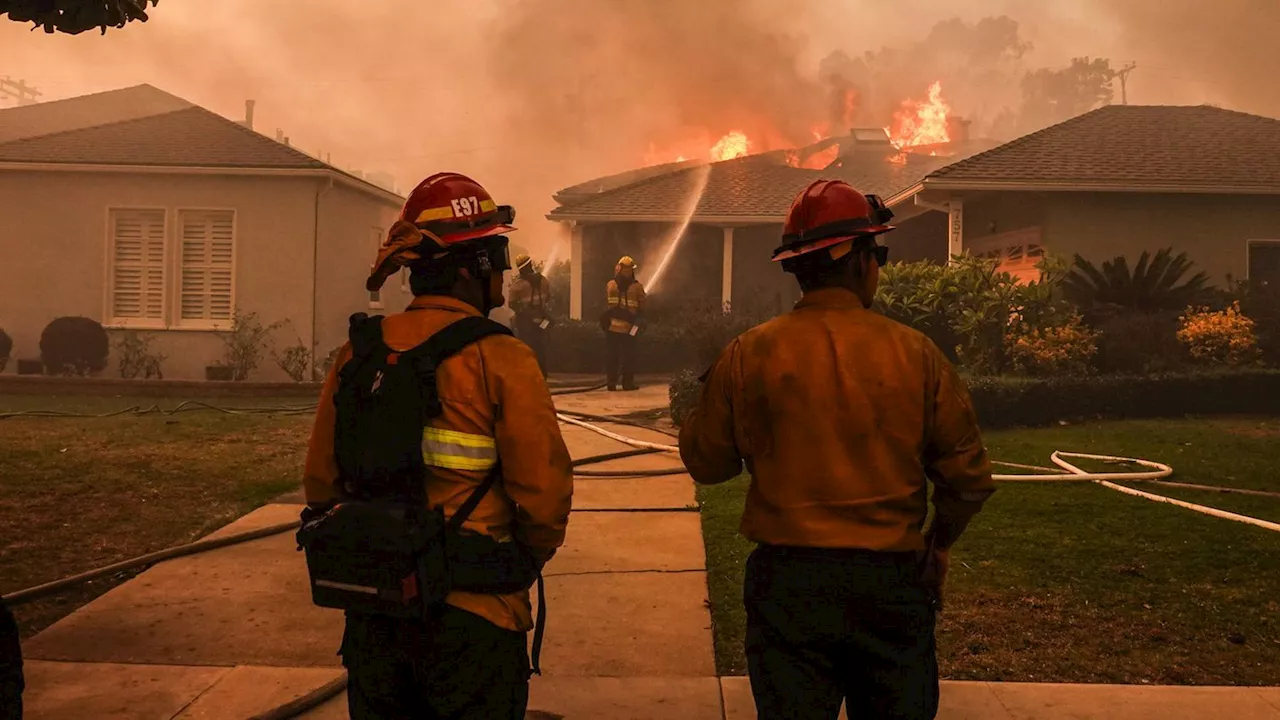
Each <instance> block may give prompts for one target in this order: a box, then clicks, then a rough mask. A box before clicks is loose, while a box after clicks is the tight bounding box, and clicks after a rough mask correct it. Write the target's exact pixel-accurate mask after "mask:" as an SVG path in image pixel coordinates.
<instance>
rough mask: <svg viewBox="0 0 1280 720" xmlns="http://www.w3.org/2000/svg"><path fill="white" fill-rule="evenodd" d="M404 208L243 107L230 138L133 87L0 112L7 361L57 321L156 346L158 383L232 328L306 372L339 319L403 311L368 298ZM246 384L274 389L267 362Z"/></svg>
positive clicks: (394, 288) (205, 118)
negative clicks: (257, 329)
mask: <svg viewBox="0 0 1280 720" xmlns="http://www.w3.org/2000/svg"><path fill="white" fill-rule="evenodd" d="M402 203H403V199H402V198H401V197H399V196H398V195H396V194H395V193H393V192H390V191H388V190H386V189H384V188H381V187H379V186H377V185H375V184H373V183H371V182H368V181H366V180H363V179H361V178H358V177H356V176H354V175H351V174H349V173H347V172H344V171H342V170H339V169H337V168H335V167H333V166H331V165H328V164H326V163H324V162H321V161H320V160H318V159H316V158H314V157H312V156H310V155H308V154H306V153H303V152H300V151H298V150H297V149H295V148H293V147H290V146H289V145H288V144H287V142H278V141H276V140H274V139H272V138H268V137H266V136H264V135H261V134H259V133H257V132H255V131H254V130H253V129H252V103H250V104H249V105H248V112H247V116H246V118H245V119H244V120H243V121H233V120H229V119H227V118H224V117H222V116H220V115H217V114H216V113H213V112H210V111H209V110H206V109H204V108H201V107H198V106H196V105H193V104H191V103H189V102H187V101H185V100H182V99H181V98H178V97H175V96H173V95H170V94H168V93H165V92H162V91H160V90H158V89H156V88H154V87H151V86H149V85H140V86H137V87H130V88H126V89H123V90H116V91H111V92H104V93H99V94H95V95H88V96H84V97H78V98H73V99H69V100H62V101H57V102H46V103H39V104H34V105H27V106H22V107H16V108H12V109H7V110H0V251H3V253H2V255H0V257H2V258H3V259H0V327H3V328H4V329H5V330H6V331H7V332H8V333H9V335H10V336H12V337H13V339H14V351H13V356H14V357H15V358H17V359H35V358H38V357H39V354H40V350H39V341H40V334H41V331H42V330H43V328H44V327H45V326H46V325H47V324H48V323H49V322H50V321H51V320H53V319H54V318H57V317H61V316H68V315H79V316H84V317H89V318H92V319H95V320H97V321H99V322H101V323H102V324H103V325H104V326H106V327H107V328H108V331H109V334H110V335H111V336H112V337H113V341H114V340H116V339H118V338H119V337H120V335H121V333H122V332H123V331H127V330H137V331H145V332H149V333H154V334H155V335H154V338H155V339H154V341H153V345H152V347H153V349H155V350H158V351H159V353H161V354H163V355H165V356H166V357H167V359H166V361H165V363H164V365H163V371H164V375H165V377H166V378H174V379H203V378H205V376H206V371H205V368H206V367H207V366H210V365H214V364H216V363H218V362H219V361H220V360H221V359H222V358H223V354H224V345H223V343H222V342H220V337H222V338H225V337H228V335H227V333H228V331H230V330H231V329H232V328H231V323H232V319H233V317H234V315H235V312H236V311H237V310H239V311H241V312H243V313H256V314H257V316H258V318H259V320H260V321H261V322H262V324H264V325H269V324H271V323H275V322H285V323H287V325H286V326H284V327H282V328H281V329H280V330H278V331H277V332H276V333H275V337H274V341H275V343H276V346H277V347H278V348H280V349H281V350H283V349H284V348H285V347H288V346H293V345H301V346H304V347H307V348H313V349H314V351H315V353H316V356H317V357H316V359H315V360H314V361H313V366H314V365H320V364H323V362H324V359H325V357H326V356H327V354H328V352H329V351H330V350H331V349H333V348H335V347H337V346H338V345H340V344H341V343H342V342H343V341H344V340H345V338H346V327H347V317H348V316H349V315H350V314H351V313H353V312H358V311H368V310H370V309H371V308H372V309H374V310H375V311H376V310H378V309H380V308H382V307H392V308H399V307H402V306H403V305H404V304H405V303H406V302H407V301H408V299H409V298H410V297H411V295H410V293H409V291H408V287H407V282H406V281H405V279H404V278H402V281H401V282H396V281H394V280H393V281H392V282H389V283H388V284H387V286H386V287H385V288H384V290H383V292H382V293H368V292H366V291H365V290H364V280H365V276H366V274H367V271H368V268H369V266H370V263H371V262H372V260H373V256H374V252H375V249H376V247H377V246H378V244H379V243H380V242H381V240H382V238H383V235H384V233H385V230H386V229H387V228H388V227H389V226H390V224H391V223H392V222H394V220H395V218H396V217H397V214H398V211H399V209H400V207H401V205H402ZM113 352H114V351H113ZM116 360H117V359H116V358H114V357H113V358H112V362H111V365H110V366H109V367H108V370H107V371H106V372H105V373H104V375H107V376H110V375H111V374H113V373H115V372H116ZM15 365H16V363H10V364H9V367H11V368H12V367H14V366H15ZM11 372H12V371H11ZM252 377H253V378H254V379H262V380H280V379H286V378H285V375H284V372H283V371H282V370H280V369H279V368H278V367H276V365H275V363H274V362H272V361H271V359H270V355H268V356H266V357H264V361H263V362H262V364H261V366H260V368H259V369H258V371H256V372H255V373H254V374H253V376H252Z"/></svg>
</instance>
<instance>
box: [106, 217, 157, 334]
mask: <svg viewBox="0 0 1280 720" xmlns="http://www.w3.org/2000/svg"><path fill="white" fill-rule="evenodd" d="M109 216H110V220H109V225H110V227H109V228H108V236H109V238H110V243H111V246H110V249H109V257H110V271H109V283H108V285H109V289H108V293H107V315H108V318H109V323H110V324H111V325H123V326H134V327H163V326H164V320H165V302H164V299H165V211H164V210H127V209H118V210H112V211H111V212H110V213H109Z"/></svg>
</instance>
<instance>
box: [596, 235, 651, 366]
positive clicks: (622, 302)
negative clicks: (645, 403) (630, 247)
mask: <svg viewBox="0 0 1280 720" xmlns="http://www.w3.org/2000/svg"><path fill="white" fill-rule="evenodd" d="M636 269H637V268H636V261H635V260H632V259H631V256H629V255H623V256H622V257H621V258H620V259H619V260H618V264H617V265H615V266H614V268H613V279H612V280H610V281H609V285H608V287H607V288H606V299H607V300H608V307H607V308H606V309H605V311H604V315H602V316H601V319H600V325H601V327H602V328H603V329H604V335H605V353H606V364H605V369H606V372H605V374H606V375H607V377H608V382H609V390H611V391H612V390H617V389H618V380H619V379H621V380H622V389H623V390H638V389H639V386H637V385H636V336H637V334H639V332H640V328H641V325H642V323H643V321H644V305H645V295H644V286H643V285H641V284H640V281H639V280H637V279H636Z"/></svg>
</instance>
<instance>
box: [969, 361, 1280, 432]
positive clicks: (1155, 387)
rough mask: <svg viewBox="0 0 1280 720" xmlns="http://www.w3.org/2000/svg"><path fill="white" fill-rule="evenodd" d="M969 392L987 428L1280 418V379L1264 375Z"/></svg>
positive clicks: (979, 381) (983, 382) (1277, 374)
mask: <svg viewBox="0 0 1280 720" xmlns="http://www.w3.org/2000/svg"><path fill="white" fill-rule="evenodd" d="M968 385H969V393H970V395H971V396H972V398H973V404H974V407H975V408H976V409H977V412H978V420H979V421H980V422H981V424H982V427H984V428H999V427H1019V426H1036V425H1052V424H1054V423H1057V422H1059V421H1064V420H1066V421H1071V420H1081V419H1125V418H1158V417H1183V416H1186V415H1248V414H1258V415H1280V371H1275V370H1265V369H1261V368H1254V369H1239V370H1219V371H1211V372H1193V373H1167V374H1158V375H1148V376H1131V375H1130V376H1126V375H1097V376H1094V377H1078V376H1060V377H1048V378H1006V377H979V378H971V379H969V381H968Z"/></svg>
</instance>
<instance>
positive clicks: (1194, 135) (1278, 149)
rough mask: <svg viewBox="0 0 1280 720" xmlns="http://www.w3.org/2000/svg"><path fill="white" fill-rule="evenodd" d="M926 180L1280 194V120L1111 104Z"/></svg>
mask: <svg viewBox="0 0 1280 720" xmlns="http://www.w3.org/2000/svg"><path fill="white" fill-rule="evenodd" d="M923 186H924V187H934V186H937V187H950V188H954V189H963V188H964V187H966V186H968V187H973V188H982V187H993V188H998V187H1009V188H1011V189H1013V188H1015V187H1020V188H1024V189H1046V190H1126V191H1135V192H1144V191H1145V192H1233V193H1242V194H1247V193H1249V192H1259V193H1268V194H1269V193H1280V120H1274V119H1272V118H1266V117H1261V116H1258V115H1249V114H1246V113H1241V112H1236V111H1233V110H1223V109H1221V108H1216V107H1210V106H1198V107H1175V106H1140V105H1109V106H1106V107H1102V108H1099V109H1097V110H1094V111H1092V112H1088V113H1085V114H1083V115H1080V116H1077V117H1075V118H1072V119H1071V120H1067V121H1066V122H1063V123H1059V124H1057V125H1053V126H1051V127H1048V128H1045V129H1044V130H1040V131H1039V132H1035V133H1031V134H1030V135H1026V136H1024V137H1021V138H1019V139H1017V140H1014V141H1012V142H1008V143H1005V144H1004V145H1001V146H999V147H996V148H994V149H992V150H989V151H987V152H984V153H979V154H977V155H973V156H971V157H969V158H966V159H964V160H961V161H959V162H956V163H953V164H951V165H948V166H946V167H944V168H941V169H939V170H935V171H934V172H932V173H930V174H929V175H928V176H927V177H925V178H924V181H923ZM919 189H920V188H919V187H917V188H912V189H910V190H908V191H906V192H904V193H901V194H899V195H898V196H896V197H894V198H893V202H895V203H896V202H899V201H901V200H903V199H905V198H908V197H910V196H911V195H913V194H914V193H915V191H917V190H919Z"/></svg>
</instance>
